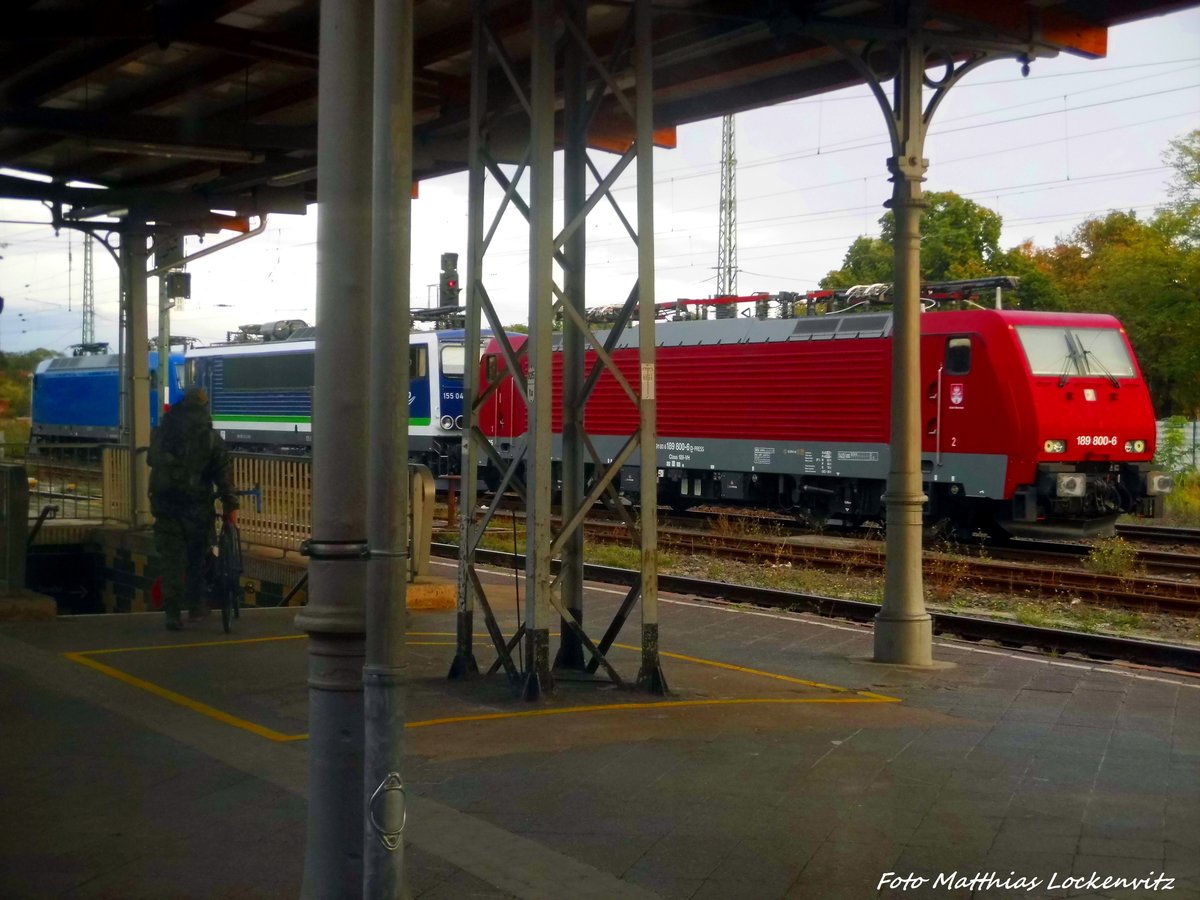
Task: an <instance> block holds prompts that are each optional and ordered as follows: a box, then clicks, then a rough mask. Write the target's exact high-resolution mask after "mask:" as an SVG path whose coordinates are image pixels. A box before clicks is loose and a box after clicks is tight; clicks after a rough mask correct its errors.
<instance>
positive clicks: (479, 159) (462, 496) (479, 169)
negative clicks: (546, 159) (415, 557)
mask: <svg viewBox="0 0 1200 900" xmlns="http://www.w3.org/2000/svg"><path fill="white" fill-rule="evenodd" d="M486 12H487V2H486V0H477V3H476V5H475V15H474V19H473V22H472V39H471V109H470V117H471V123H470V130H469V132H468V135H467V167H468V173H467V265H466V282H465V285H464V290H463V297H464V302H465V303H466V321H465V322H464V324H463V330H464V336H463V344H464V355H465V358H466V368H465V370H464V371H466V372H478V371H479V358H480V354H479V342H480V332H481V331H482V327H481V323H480V319H481V312H482V306H483V302H482V298H481V288H482V283H483V253H484V240H483V188H484V175H485V172H486V161H485V160H484V153H483V149H484V144H483V118H484V112H485V109H486V107H487V58H488V49H487V46H488V45H487V37H486V35H485V33H484V22H485V15H486ZM478 394H479V380H478V379H477V378H464V379H463V417H464V419H465V421H464V423H463V442H462V466H461V467H460V471H459V481H458V484H459V505H458V516H459V520H458V547H459V559H458V595H457V596H458V599H457V619H458V621H457V627H456V629H455V650H454V660H453V662H451V663H450V673H449V677H450V678H470V677H473V676H475V675H478V674H479V664H478V663H477V662H476V660H475V584H474V579H473V577H472V575H473V571H474V567H475V545H476V529H475V509H476V507H477V506H478V504H479V449H478V448H479V443H478V442H479V441H480V440H486V439H484V438H482V437H481V436H480V435H479V434H478V428H477V425H478V421H477V420H478V416H477V410H476V408H475V405H476V403H477V402H478V399H477V398H478Z"/></svg>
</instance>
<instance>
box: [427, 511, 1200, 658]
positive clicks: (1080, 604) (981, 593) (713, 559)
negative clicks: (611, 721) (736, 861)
mask: <svg viewBox="0 0 1200 900" xmlns="http://www.w3.org/2000/svg"><path fill="white" fill-rule="evenodd" d="M741 536H743V537H752V536H753V535H752V534H742V535H741ZM457 538H458V535H457V533H454V534H449V533H444V534H441V535H439V536H437V537H435V540H444V541H447V542H449V543H456V542H457ZM482 546H483V547H485V548H487V549H490V550H499V551H502V552H514V546H515V552H517V553H524V552H525V531H524V528H523V527H521V526H518V528H517V532H516V541H515V544H514V538H513V533H512V532H511V530H509V529H508V527H507V523H505V528H504V533H501V531H500V529H499V528H497V530H496V532H495V533H494V534H492V535H489V536H488V537H486V538H485V539H484V541H483V544H482ZM584 554H585V558H586V561H587V562H589V563H594V564H597V565H603V566H616V567H619V568H626V569H637V568H638V566H639V565H640V556H641V554H640V552H639V550H638V548H636V547H633V546H629V545H620V544H608V543H598V542H592V543H589V544H587V545H586V547H585V551H584ZM658 567H659V571H660V572H662V573H664V574H670V575H681V576H688V577H692V578H701V579H705V580H709V581H725V582H729V583H731V584H742V585H749V586H752V587H762V588H771V589H774V590H781V591H792V592H795V593H801V594H820V595H824V596H828V597H837V598H840V599H846V600H860V601H863V602H866V603H881V602H882V601H883V577H882V576H881V575H879V574H876V573H874V572H872V571H871V570H870V567H867V566H864V565H862V564H861V563H860V562H858V561H856V560H855V558H854V556H853V554H850V555H848V556H847V559H846V564H845V566H844V567H843V568H842V569H840V570H839V569H828V568H821V569H817V568H809V567H807V566H803V565H795V564H793V563H791V562H788V561H784V560H780V559H779V558H778V556H777V550H776V548H775V547H774V546H772V545H770V544H767V543H764V544H763V558H762V560H761V561H758V562H756V563H746V562H738V561H733V560H728V559H722V558H721V557H719V556H715V555H711V554H706V553H690V554H678V553H672V552H661V553H660V554H659V557H658ZM925 603H926V606H927V607H928V608H929V609H931V610H936V611H940V612H948V613H958V614H961V615H972V616H980V617H984V618H992V619H1001V620H1007V621H1014V622H1018V623H1020V624H1022V625H1035V626H1039V627H1043V628H1063V629H1069V630H1072V631H1082V632H1086V633H1090V634H1108V635H1115V636H1118V637H1135V638H1144V639H1146V640H1153V641H1164V642H1168V643H1175V644H1195V645H1200V619H1197V618H1192V617H1186V616H1176V615H1171V614H1168V613H1154V612H1133V611H1130V610H1127V609H1115V608H1112V607H1106V606H1103V605H1100V604H1096V603H1092V602H1089V601H1087V600H1085V599H1083V598H1081V597H1077V596H1072V595H1071V594H1069V593H1063V594H1061V595H1058V596H1050V597H1047V596H1040V595H1032V594H1030V595H1023V594H1015V595H1014V594H1003V595H1002V594H995V593H991V592H988V591H985V590H982V589H980V588H978V587H977V586H975V585H973V584H972V578H971V560H970V559H969V558H967V557H956V556H950V555H944V556H939V558H938V559H937V560H936V561H935V563H934V569H933V572H932V574H931V575H928V576H927V577H926V579H925Z"/></svg>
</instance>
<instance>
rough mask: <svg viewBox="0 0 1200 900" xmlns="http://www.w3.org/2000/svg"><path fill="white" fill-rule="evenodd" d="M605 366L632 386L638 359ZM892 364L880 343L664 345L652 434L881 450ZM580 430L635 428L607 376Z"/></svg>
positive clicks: (630, 409)
mask: <svg viewBox="0 0 1200 900" xmlns="http://www.w3.org/2000/svg"><path fill="white" fill-rule="evenodd" d="M613 357H614V361H615V362H616V363H617V365H618V367H619V368H620V370H621V372H622V374H623V375H624V376H625V378H626V379H627V380H628V381H629V383H630V384H631V385H636V384H637V383H638V381H637V378H638V356H637V351H636V350H634V349H626V350H618V351H616V352H615V353H614V354H613ZM557 362H558V361H557V359H556V363H557ZM594 364H595V359H594V357H590V358H589V365H594ZM890 364H891V353H890V348H889V346H888V344H887V342H886V341H883V340H880V339H852V340H844V341H780V342H775V343H760V344H752V345H737V344H713V345H707V346H705V345H701V346H663V347H660V348H658V353H657V367H656V369H657V371H656V376H657V377H656V379H655V386H656V391H657V398H658V423H657V431H658V434H659V435H660V436H664V437H666V436H669V437H674V438H680V437H682V438H703V439H710V440H712V439H728V440H736V439H746V438H749V437H751V436H752V437H753V439H754V440H765V441H828V442H844V443H883V442H886V440H887V429H888V422H889V417H888V394H889V385H890V376H889V367H890ZM556 368H557V366H556ZM556 424H557V423H556ZM585 424H586V427H587V429H588V432H589V433H591V434H629V433H631V432H632V431H633V430H634V429H635V428H636V427H637V409H636V407H634V406H633V404H632V403H631V402H630V400H629V397H628V395H626V394H625V392H624V390H622V389H621V387H620V385H619V384H618V383H617V381H616V379H615V378H614V377H613V376H612V374H611V373H609V372H605V373H604V374H603V375H602V376H601V377H600V379H599V381H598V382H597V385H596V390H595V391H594V392H593V395H592V397H591V398H589V401H588V406H587V410H586V416H585Z"/></svg>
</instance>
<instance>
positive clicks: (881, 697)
mask: <svg viewBox="0 0 1200 900" xmlns="http://www.w3.org/2000/svg"><path fill="white" fill-rule="evenodd" d="M613 646H614V647H620V648H621V649H622V650H634V651H638V650H641V647H634V646H632V645H630V644H613ZM658 655H659V656H665V657H667V658H668V659H678V660H682V661H683V662H690V663H696V664H697V665H701V666H713V667H715V668H718V669H727V670H729V671H731V672H743V673H745V674H746V675H757V676H758V677H759V678H774V679H777V680H779V681H786V682H788V683H790V684H802V685H804V686H805V687H814V688H820V689H821V690H825V691H836V692H837V693H839V694H840V693H847V694H858V695H859V696H860V697H870V698H872V699H874V700H877V701H878V702H880V703H901V702H903V701H902V700H901V699H900V698H899V697H889V696H887V695H886V694H876V693H875V692H874V691H863V690H856V689H855V688H848V687H839V686H838V685H836V684H825V683H824V682H821V681H808V680H806V679H804V678H794V677H792V676H791V675H780V674H778V673H776V672H764V671H762V670H761V669H749V668H747V667H745V666H737V665H734V664H733V663H723V662H717V661H716V660H713V659H701V658H700V657H698V656H684V655H683V654H682V653H670V652H668V651H666V650H659V651H658Z"/></svg>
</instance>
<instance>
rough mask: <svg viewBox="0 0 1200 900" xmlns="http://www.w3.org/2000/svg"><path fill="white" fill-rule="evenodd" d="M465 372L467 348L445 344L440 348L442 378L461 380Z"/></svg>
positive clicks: (460, 345)
mask: <svg viewBox="0 0 1200 900" xmlns="http://www.w3.org/2000/svg"><path fill="white" fill-rule="evenodd" d="M466 370H467V348H466V347H464V346H463V345H462V344H447V345H446V346H444V347H443V348H442V376H443V377H445V378H462V377H463V373H464V372H465V371H466Z"/></svg>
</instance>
